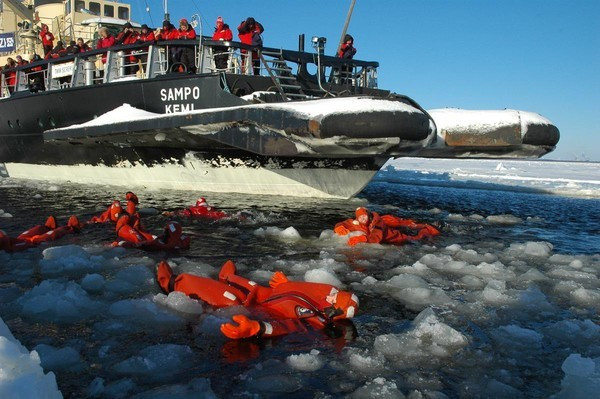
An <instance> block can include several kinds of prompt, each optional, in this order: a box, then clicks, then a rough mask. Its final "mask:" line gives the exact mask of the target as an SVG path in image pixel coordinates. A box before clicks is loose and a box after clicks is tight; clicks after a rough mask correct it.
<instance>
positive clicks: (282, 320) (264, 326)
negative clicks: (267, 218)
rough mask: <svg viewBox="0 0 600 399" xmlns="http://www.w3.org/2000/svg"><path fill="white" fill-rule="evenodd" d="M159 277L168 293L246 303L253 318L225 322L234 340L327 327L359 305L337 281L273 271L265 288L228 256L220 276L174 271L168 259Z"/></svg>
mask: <svg viewBox="0 0 600 399" xmlns="http://www.w3.org/2000/svg"><path fill="white" fill-rule="evenodd" d="M156 280H157V282H158V284H159V286H160V288H161V289H162V290H163V291H164V292H165V293H166V294H168V293H170V292H173V291H178V292H183V293H184V294H186V295H188V296H189V297H191V298H194V299H199V300H202V301H204V302H206V303H208V304H209V305H211V306H214V307H217V308H221V307H228V306H236V305H238V306H239V305H243V306H245V307H246V308H247V309H248V310H249V311H250V317H247V316H245V315H242V314H237V315H235V316H233V323H224V324H222V325H221V332H222V333H223V334H224V335H225V336H226V337H228V338H231V339H242V338H252V337H265V338H268V337H276V336H281V335H285V334H289V333H292V332H306V331H308V330H324V329H328V328H331V327H333V326H335V324H336V323H338V322H343V321H344V320H348V319H351V318H352V317H354V315H355V313H356V312H357V310H358V297H357V296H356V295H354V294H352V293H350V292H348V291H341V290H339V289H338V288H337V287H335V286H333V285H329V284H321V283H310V282H299V281H290V280H289V279H288V278H287V277H286V276H285V274H283V273H281V272H275V273H274V274H273V276H272V277H271V280H270V281H269V287H263V286H260V285H258V284H256V283H255V282H254V281H251V280H248V279H246V278H243V277H241V276H238V275H237V274H236V268H235V265H234V263H233V262H232V261H230V260H229V261H227V262H225V264H224V265H223V267H222V268H221V271H220V273H219V280H218V281H217V280H213V279H210V278H206V277H199V276H194V275H192V274H180V275H176V274H175V273H173V270H172V269H171V267H170V266H169V264H168V263H167V262H165V261H163V262H161V263H160V264H159V265H158V268H157V270H156Z"/></svg>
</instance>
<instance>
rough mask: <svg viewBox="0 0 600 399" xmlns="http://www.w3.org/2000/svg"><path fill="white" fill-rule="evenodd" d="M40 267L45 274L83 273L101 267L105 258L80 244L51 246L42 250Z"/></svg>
mask: <svg viewBox="0 0 600 399" xmlns="http://www.w3.org/2000/svg"><path fill="white" fill-rule="evenodd" d="M42 256H43V259H42V260H40V267H41V270H42V273H43V274H44V275H57V274H60V275H65V273H69V274H72V273H81V272H89V271H95V270H98V269H100V268H101V266H102V264H103V263H104V261H105V259H104V257H102V256H97V255H91V254H89V253H88V252H87V251H86V250H85V249H84V248H83V247H80V246H79V245H64V246H58V247H50V248H46V249H44V251H43V252H42Z"/></svg>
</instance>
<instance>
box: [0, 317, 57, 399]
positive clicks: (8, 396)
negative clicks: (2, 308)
mask: <svg viewBox="0 0 600 399" xmlns="http://www.w3.org/2000/svg"><path fill="white" fill-rule="evenodd" d="M62 397H63V396H62V394H61V393H60V391H59V390H58V386H57V385H56V378H55V376H54V373H52V372H49V373H47V374H44V370H43V369H42V367H41V366H40V357H39V355H38V354H37V352H36V351H31V352H29V351H28V350H27V349H26V348H25V347H24V346H23V345H21V343H20V342H19V341H18V340H17V339H15V337H14V336H13V335H12V333H11V332H10V330H9V329H8V327H7V325H6V324H5V323H4V320H2V319H1V318H0V398H3V399H22V398H44V399H62Z"/></svg>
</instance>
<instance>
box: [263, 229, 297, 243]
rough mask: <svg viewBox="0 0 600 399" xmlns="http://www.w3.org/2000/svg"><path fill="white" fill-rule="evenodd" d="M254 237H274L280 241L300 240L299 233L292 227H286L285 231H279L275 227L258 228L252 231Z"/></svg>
mask: <svg viewBox="0 0 600 399" xmlns="http://www.w3.org/2000/svg"><path fill="white" fill-rule="evenodd" d="M254 235H257V236H259V237H275V238H278V239H281V240H291V241H295V240H299V239H301V238H302V237H301V236H300V233H298V230H296V229H295V228H294V227H292V226H290V227H288V228H287V229H281V228H279V227H275V226H268V227H260V228H258V229H256V230H254Z"/></svg>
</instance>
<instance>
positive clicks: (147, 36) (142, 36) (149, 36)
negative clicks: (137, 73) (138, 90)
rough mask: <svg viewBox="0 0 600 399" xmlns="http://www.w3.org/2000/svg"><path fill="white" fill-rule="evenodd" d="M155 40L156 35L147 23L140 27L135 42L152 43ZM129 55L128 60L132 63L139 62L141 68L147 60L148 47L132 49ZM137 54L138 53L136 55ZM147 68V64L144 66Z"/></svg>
mask: <svg viewBox="0 0 600 399" xmlns="http://www.w3.org/2000/svg"><path fill="white" fill-rule="evenodd" d="M154 41H156V36H155V35H154V31H153V30H152V29H150V28H149V27H148V25H146V24H144V25H142V27H141V28H140V33H139V34H138V35H137V38H136V41H135V43H136V44H142V43H148V44H150V43H154ZM132 54H134V55H132V56H131V57H130V61H131V62H132V63H141V67H142V68H143V67H144V66H145V65H146V63H147V62H148V47H144V48H143V49H140V50H137V51H133V52H132ZM136 54H139V55H136ZM146 69H147V66H146Z"/></svg>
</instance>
